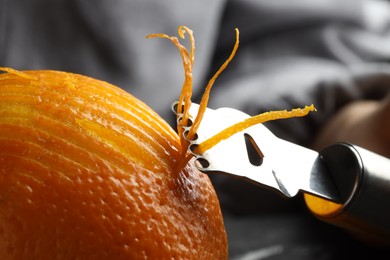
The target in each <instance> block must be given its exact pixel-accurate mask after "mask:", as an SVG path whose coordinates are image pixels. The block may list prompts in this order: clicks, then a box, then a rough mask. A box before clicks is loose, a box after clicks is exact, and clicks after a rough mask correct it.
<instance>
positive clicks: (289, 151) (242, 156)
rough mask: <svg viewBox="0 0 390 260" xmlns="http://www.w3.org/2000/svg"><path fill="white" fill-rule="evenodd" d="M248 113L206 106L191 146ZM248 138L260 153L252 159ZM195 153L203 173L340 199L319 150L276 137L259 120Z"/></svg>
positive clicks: (285, 191) (194, 106)
mask: <svg viewBox="0 0 390 260" xmlns="http://www.w3.org/2000/svg"><path fill="white" fill-rule="evenodd" d="M198 107H199V106H198V105H197V104H192V105H191V108H190V117H191V118H192V119H194V118H195V117H196V115H197V112H198ZM248 117H249V115H247V114H245V113H243V112H241V111H238V110H235V109H230V108H220V109H217V110H213V109H209V108H208V109H207V111H206V113H205V115H204V118H203V120H202V123H201V125H200V127H199V129H198V131H197V136H198V138H197V139H196V140H193V141H190V142H191V145H190V149H191V146H194V145H198V144H200V143H201V142H203V141H204V140H206V139H208V138H210V137H212V136H213V135H214V134H216V133H218V132H220V131H221V130H223V129H225V128H227V127H229V126H231V125H233V124H235V123H237V122H239V121H242V120H245V119H246V118H248ZM248 141H249V143H250V144H249V146H251V149H250V150H253V151H255V152H257V153H258V156H259V158H258V159H257V160H255V161H256V162H255V163H254V161H253V159H251V156H250V154H248V150H249V149H248ZM191 150H193V149H191ZM194 155H195V156H196V157H197V159H198V162H199V163H198V165H197V166H198V168H199V169H200V170H201V171H203V172H205V173H222V174H228V175H232V176H235V177H239V178H244V179H246V180H248V181H251V182H254V183H255V184H258V185H262V186H266V187H269V188H271V189H274V190H276V191H278V192H280V193H282V194H284V195H285V196H287V197H293V196H295V195H296V194H297V193H298V192H299V191H303V192H306V193H310V194H313V195H316V196H319V197H321V198H324V199H327V200H331V201H334V202H338V201H339V194H338V191H337V189H336V187H335V185H334V184H333V180H332V179H331V176H330V175H329V174H328V172H327V169H326V167H325V166H324V164H323V163H322V161H321V159H320V158H319V155H318V153H317V152H315V151H313V150H310V149H307V148H304V147H302V146H299V145H296V144H293V143H291V142H288V141H285V140H282V139H280V138H277V137H276V136H275V135H274V134H273V133H272V132H271V131H269V130H268V129H267V128H266V127H265V126H264V125H262V124H258V125H255V126H252V127H250V128H248V129H246V130H244V131H242V132H239V133H236V134H234V135H233V136H231V137H230V138H228V139H227V140H224V141H221V142H220V143H219V144H217V145H216V146H214V147H213V148H211V149H210V150H208V151H206V152H205V153H203V154H194ZM259 159H260V160H259ZM259 162H260V163H259Z"/></svg>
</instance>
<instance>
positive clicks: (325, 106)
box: [0, 0, 390, 259]
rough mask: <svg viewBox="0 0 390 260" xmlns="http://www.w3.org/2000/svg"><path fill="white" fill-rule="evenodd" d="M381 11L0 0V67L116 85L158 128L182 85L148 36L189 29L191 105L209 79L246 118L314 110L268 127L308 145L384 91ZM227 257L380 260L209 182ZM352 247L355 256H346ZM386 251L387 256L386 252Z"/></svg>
mask: <svg viewBox="0 0 390 260" xmlns="http://www.w3.org/2000/svg"><path fill="white" fill-rule="evenodd" d="M389 21H390V6H389V3H388V2H387V1H381V0H360V1H358V0H318V1H312V0H295V1H291V0H230V1H229V0H196V1H193V0H192V1H190V0H164V1H160V0H94V1H88V0H34V1H23V0H0V65H1V66H10V67H13V68H16V69H21V70H28V69H55V70H64V71H70V72H75V73H81V74H85V75H89V76H91V77H95V78H98V79H102V80H105V81H108V82H110V83H113V84H115V85H118V86H119V87H122V88H123V89H125V90H127V91H129V92H130V93H132V94H134V95H135V96H136V97H138V98H139V99H141V100H143V101H145V102H146V103H147V104H148V105H149V106H151V107H152V108H153V109H155V110H156V111H157V112H158V113H159V114H160V115H161V116H163V117H164V118H165V119H166V120H168V121H169V120H171V118H172V115H171V113H170V104H171V103H172V102H173V101H174V100H176V99H177V97H178V94H179V92H180V88H181V84H182V81H183V69H182V63H181V60H180V56H179V54H178V52H177V50H176V49H175V47H173V46H172V44H171V43H170V42H169V41H167V40H164V39H145V36H146V35H147V34H150V33H167V34H171V35H172V34H176V29H177V27H178V26H179V25H186V26H188V27H190V28H191V29H193V30H194V32H195V38H196V46H197V49H196V58H195V59H196V62H195V71H194V90H195V98H196V99H197V100H199V98H200V95H201V93H202V90H203V87H204V86H205V84H206V83H207V81H208V79H209V78H210V77H211V75H212V74H213V73H214V72H215V71H216V70H217V69H218V67H219V66H220V65H221V64H222V63H223V61H224V60H225V59H226V58H227V57H228V55H229V53H230V50H231V48H232V47H233V44H234V28H236V27H237V28H239V29H240V35H241V37H240V39H241V44H240V48H239V51H238V53H237V55H236V58H235V59H234V60H233V62H232V63H231V65H230V66H229V67H228V69H227V70H226V71H225V72H224V73H223V74H222V75H221V77H220V78H219V79H218V80H217V82H216V85H215V88H214V89H213V91H212V93H211V99H210V106H211V107H214V108H216V107H221V106H228V107H234V108H238V109H241V110H243V111H245V112H247V113H250V114H257V113H259V112H263V111H267V110H275V109H290V108H293V107H302V106H304V105H309V104H312V103H313V104H314V105H315V106H316V107H317V110H318V112H316V113H312V114H310V116H308V117H305V118H299V119H289V120H283V121H279V122H271V123H269V124H268V126H269V127H270V128H271V129H272V130H273V131H274V132H275V133H276V134H277V135H278V136H280V137H282V138H285V139H288V140H291V141H294V142H296V143H298V144H302V145H310V143H311V141H312V140H313V138H314V137H315V135H316V133H317V131H318V130H319V129H321V127H322V126H323V125H324V124H325V123H326V121H327V119H328V118H329V117H330V116H331V115H333V114H334V113H335V112H337V111H338V109H340V108H341V107H342V106H344V105H345V104H347V103H349V102H352V101H354V100H358V99H381V98H383V97H384V96H385V95H387V93H388V92H389V83H390V67H389V63H388V62H389V58H390V34H389V33H390V30H389V29H390V28H389ZM212 180H213V182H214V185H215V188H216V190H217V193H218V196H219V198H220V201H221V206H222V209H223V212H224V215H225V218H226V226H227V230H228V235H229V243H230V257H231V258H232V259H314V258H319V259H340V258H342V257H344V258H350V257H349V256H352V257H356V256H359V255H360V256H371V257H375V256H378V257H379V256H384V255H385V254H386V252H383V250H378V249H375V248H370V247H366V246H362V245H361V244H359V243H358V242H357V241H356V240H354V239H353V238H351V237H349V235H348V234H345V233H344V232H343V231H341V230H339V229H335V228H333V227H330V226H328V225H325V224H323V223H320V222H319V221H317V220H315V219H314V218H312V217H311V216H309V214H308V212H307V210H306V209H305V206H304V205H302V200H301V198H299V197H298V198H296V199H293V200H289V201H287V200H285V199H282V198H280V197H278V196H276V195H275V194H273V193H271V192H269V191H266V190H262V189H259V188H258V187H254V186H251V185H249V184H247V183H243V182H241V181H237V180H231V179H226V178H223V177H220V178H218V177H213V178H212ZM357 248H358V249H357ZM387 253H388V252H387Z"/></svg>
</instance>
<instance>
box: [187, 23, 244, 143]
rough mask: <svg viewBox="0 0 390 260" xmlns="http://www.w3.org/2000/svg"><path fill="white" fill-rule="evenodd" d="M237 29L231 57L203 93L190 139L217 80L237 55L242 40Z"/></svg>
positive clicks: (193, 135) (196, 128)
mask: <svg viewBox="0 0 390 260" xmlns="http://www.w3.org/2000/svg"><path fill="white" fill-rule="evenodd" d="M235 31H236V42H235V44H234V47H233V50H232V52H231V54H230V56H229V58H228V59H227V60H226V61H225V62H224V63H223V64H222V66H221V67H220V68H219V70H218V71H217V72H216V73H215V74H214V76H213V77H212V78H211V79H210V81H209V82H208V84H207V86H206V89H205V91H204V93H203V96H202V99H201V101H200V104H199V110H198V114H197V116H196V118H195V120H194V123H193V124H192V126H191V128H190V130H189V132H188V135H187V138H188V139H190V140H192V139H193V138H194V137H195V134H196V131H198V128H199V125H200V122H201V121H202V119H203V116H204V113H205V112H206V108H207V104H208V102H209V96H210V91H211V88H212V87H213V85H214V82H215V80H216V79H217V78H218V76H219V75H220V74H221V73H222V72H223V71H224V70H225V69H226V67H227V66H228V65H229V63H230V61H231V60H232V59H233V58H234V56H235V55H236V52H237V49H238V45H239V43H240V41H239V36H240V34H239V31H238V29H237V28H236V30H235Z"/></svg>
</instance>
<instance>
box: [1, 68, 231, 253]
mask: <svg viewBox="0 0 390 260" xmlns="http://www.w3.org/2000/svg"><path fill="white" fill-rule="evenodd" d="M3 70H6V71H8V72H9V73H4V74H1V75H0V259H226V258H227V237H226V232H225V229H224V223H223V219H222V215H221V210H220V206H219V202H218V198H217V196H216V194H215V191H214V189H213V187H212V184H211V182H210V180H209V179H208V177H207V176H206V175H204V174H202V173H200V172H199V171H197V170H196V169H195V167H194V166H193V164H192V163H188V164H187V165H185V166H184V167H183V168H182V169H181V168H178V167H177V165H178V162H179V161H181V160H182V157H183V153H182V148H181V145H180V140H179V137H178V135H177V134H176V133H175V131H173V130H172V129H171V128H170V127H169V126H168V124H167V123H166V122H165V121H164V120H163V119H161V118H160V117H159V116H158V115H157V114H156V113H155V112H153V111H152V110H151V109H150V108H149V107H147V106H146V105H145V104H144V103H142V102H141V101H140V100H138V99H136V98H134V97H133V96H131V95H130V94H129V93H126V92H125V91H123V90H121V89H119V88H118V87H115V86H113V85H110V84H108V83H106V82H102V81H99V80H96V79H92V78H89V77H86V76H81V75H75V74H70V73H65V72H58V71H24V72H19V71H14V70H12V69H4V68H3Z"/></svg>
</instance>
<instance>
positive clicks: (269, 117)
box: [194, 105, 316, 154]
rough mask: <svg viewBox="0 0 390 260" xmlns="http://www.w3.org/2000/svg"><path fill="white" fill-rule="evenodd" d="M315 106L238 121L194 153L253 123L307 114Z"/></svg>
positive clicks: (198, 152) (200, 145) (202, 144)
mask: <svg viewBox="0 0 390 260" xmlns="http://www.w3.org/2000/svg"><path fill="white" fill-rule="evenodd" d="M315 110H316V109H315V107H314V106H313V105H310V106H306V107H305V108H296V109H293V110H290V111H287V110H281V111H271V112H265V113H262V114H259V115H257V116H253V117H250V118H248V119H246V120H244V121H241V122H238V123H236V124H234V125H232V126H230V127H228V128H226V129H224V130H222V131H221V132H219V133H218V134H216V135H214V136H212V137H211V138H209V139H207V140H205V141H203V142H202V143H200V144H199V146H197V147H196V148H195V150H194V153H196V154H202V153H204V152H206V151H207V150H209V149H211V148H212V147H214V146H215V145H216V144H218V143H219V142H221V141H223V140H226V139H228V138H229V137H231V136H232V135H234V134H236V133H238V132H241V131H243V130H245V129H247V128H249V127H251V126H253V125H256V124H261V123H264V122H267V121H271V120H277V119H286V118H291V117H302V116H306V115H307V114H308V113H309V112H311V111H315Z"/></svg>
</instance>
